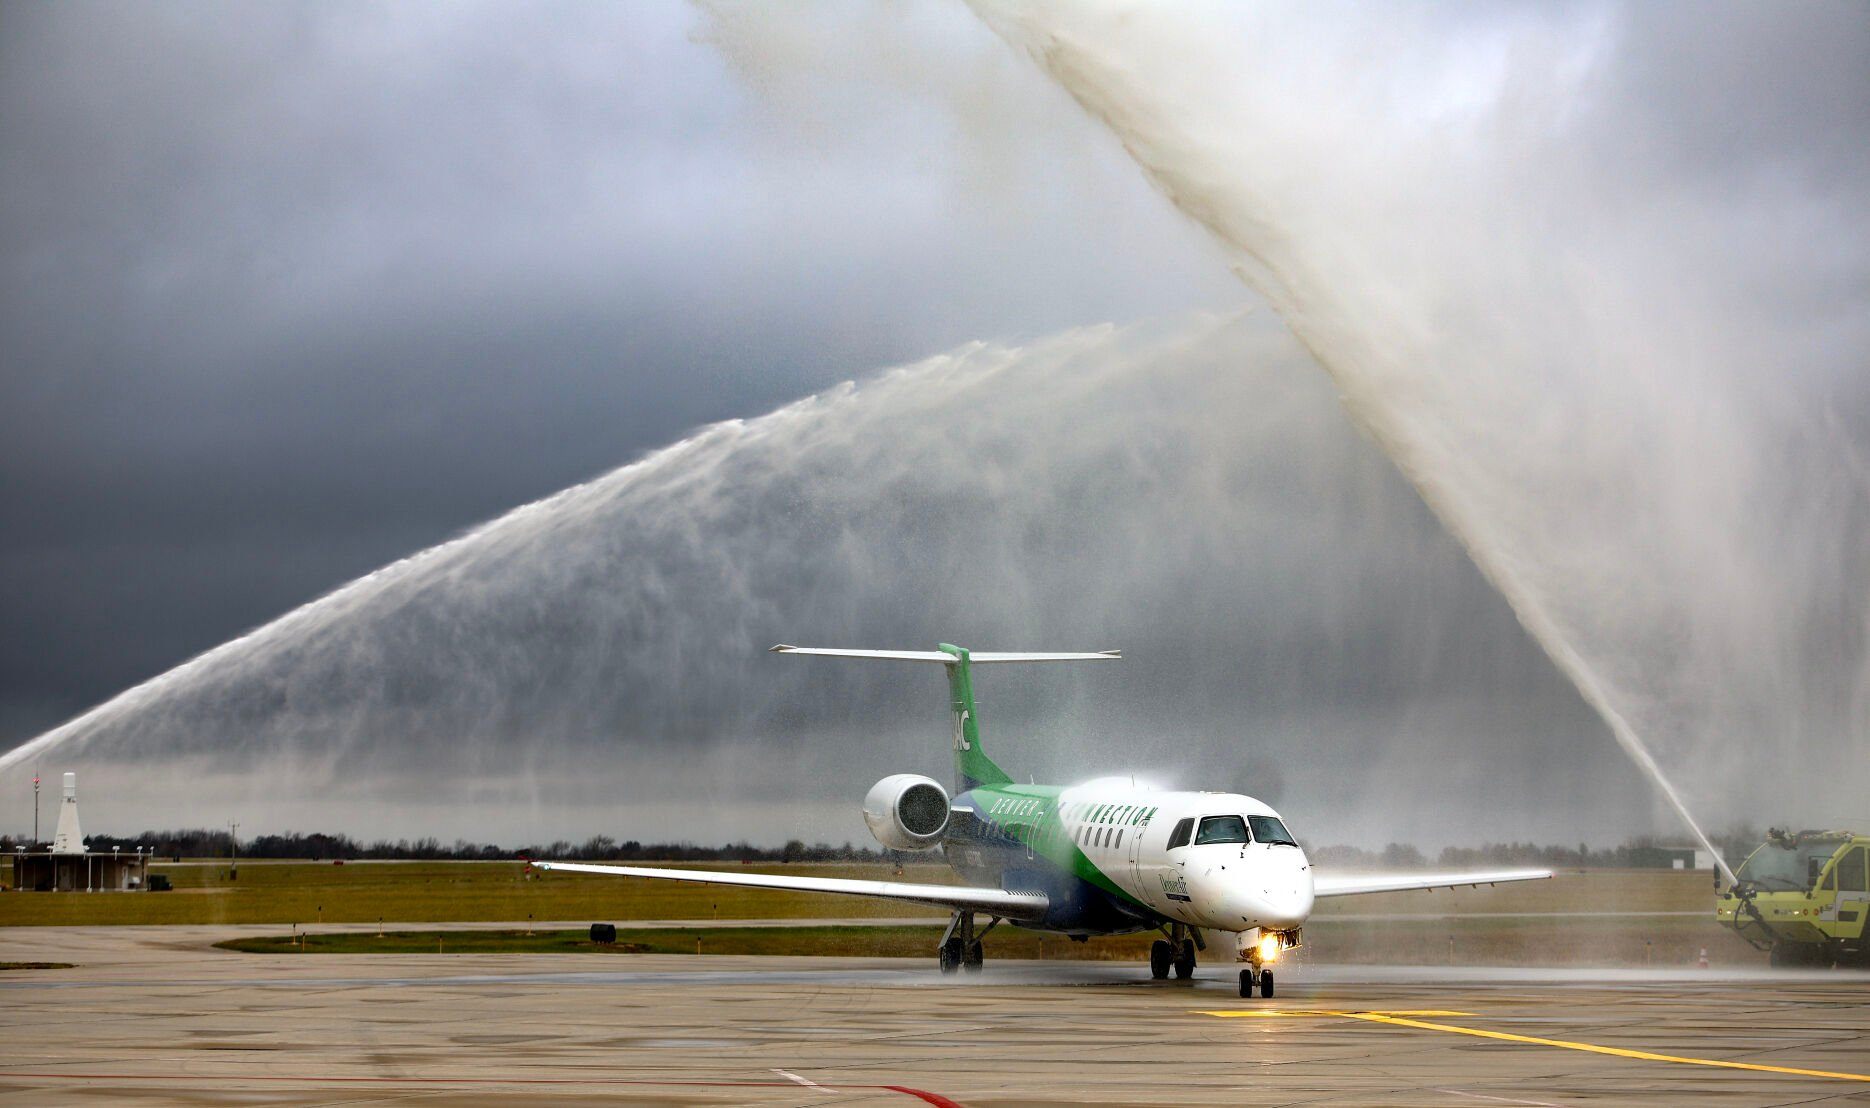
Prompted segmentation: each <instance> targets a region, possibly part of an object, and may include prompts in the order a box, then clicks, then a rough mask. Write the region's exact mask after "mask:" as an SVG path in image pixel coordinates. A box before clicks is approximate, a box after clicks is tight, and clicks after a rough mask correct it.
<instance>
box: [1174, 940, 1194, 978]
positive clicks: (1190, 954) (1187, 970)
mask: <svg viewBox="0 0 1870 1108" xmlns="http://www.w3.org/2000/svg"><path fill="white" fill-rule="evenodd" d="M1175 976H1176V977H1178V978H1180V979H1182V980H1184V981H1186V980H1188V979H1189V978H1191V977H1193V976H1195V940H1193V939H1183V940H1182V952H1181V953H1180V954H1179V955H1177V956H1176V959H1175Z"/></svg>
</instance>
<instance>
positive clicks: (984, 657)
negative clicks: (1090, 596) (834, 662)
mask: <svg viewBox="0 0 1870 1108" xmlns="http://www.w3.org/2000/svg"><path fill="white" fill-rule="evenodd" d="M771 653H774V654H818V655H821V656H825V657H831V658H876V659H882V660H884V661H892V662H940V663H942V664H943V665H953V664H955V663H956V662H958V661H960V660H961V659H960V658H958V657H956V656H955V655H953V654H949V653H946V652H944V651H940V650H838V649H834V648H828V647H821V646H791V645H788V644H786V643H780V644H779V645H778V646H775V647H773V648H772V650H771ZM1122 660H1123V651H1121V650H1099V651H1095V652H1092V653H1080V654H1006V653H1000V654H994V653H989V652H986V651H970V652H969V653H968V661H969V662H972V663H973V664H975V665H981V664H982V663H988V662H1120V661H1122Z"/></svg>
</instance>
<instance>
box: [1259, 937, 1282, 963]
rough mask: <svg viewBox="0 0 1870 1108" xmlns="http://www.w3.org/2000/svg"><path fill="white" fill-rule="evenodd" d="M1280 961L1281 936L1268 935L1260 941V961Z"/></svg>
mask: <svg viewBox="0 0 1870 1108" xmlns="http://www.w3.org/2000/svg"><path fill="white" fill-rule="evenodd" d="M1278 960H1279V936H1277V935H1268V936H1266V937H1265V938H1264V939H1261V940H1260V961H1262V962H1277V961H1278Z"/></svg>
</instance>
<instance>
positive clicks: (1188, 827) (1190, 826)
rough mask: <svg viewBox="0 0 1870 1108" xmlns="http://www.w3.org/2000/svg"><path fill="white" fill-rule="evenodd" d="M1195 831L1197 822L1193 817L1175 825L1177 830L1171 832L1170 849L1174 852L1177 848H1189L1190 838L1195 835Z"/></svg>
mask: <svg viewBox="0 0 1870 1108" xmlns="http://www.w3.org/2000/svg"><path fill="white" fill-rule="evenodd" d="M1194 830H1195V821H1194V819H1193V817H1190V818H1189V819H1185V820H1182V821H1181V822H1179V823H1177V824H1176V825H1175V830H1173V831H1171V832H1169V846H1168V849H1170V850H1174V849H1176V848H1177V847H1182V846H1187V845H1188V837H1189V836H1190V835H1191V834H1193V833H1194Z"/></svg>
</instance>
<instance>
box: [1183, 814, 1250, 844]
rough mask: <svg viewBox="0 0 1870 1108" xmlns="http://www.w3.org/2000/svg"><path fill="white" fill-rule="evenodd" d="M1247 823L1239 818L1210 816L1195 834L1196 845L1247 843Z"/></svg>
mask: <svg viewBox="0 0 1870 1108" xmlns="http://www.w3.org/2000/svg"><path fill="white" fill-rule="evenodd" d="M1247 841H1248V840H1247V821H1246V820H1244V819H1241V818H1240V817H1239V816H1209V817H1207V818H1206V819H1204V820H1202V821H1201V829H1200V830H1198V831H1196V832H1195V845H1196V846H1207V845H1209V844H1211V843H1244V842H1247Z"/></svg>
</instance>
